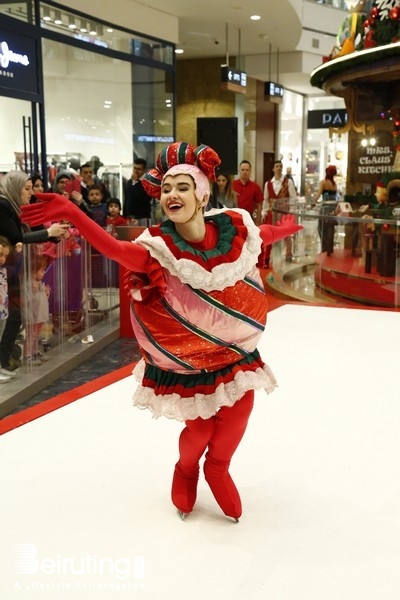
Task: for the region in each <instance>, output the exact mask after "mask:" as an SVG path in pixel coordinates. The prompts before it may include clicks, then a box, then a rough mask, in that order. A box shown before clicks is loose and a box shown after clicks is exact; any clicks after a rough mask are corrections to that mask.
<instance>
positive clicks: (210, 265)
mask: <svg viewBox="0 0 400 600" xmlns="http://www.w3.org/2000/svg"><path fill="white" fill-rule="evenodd" d="M219 163H220V159H219V157H218V155H217V154H216V153H215V151H214V150H212V149H211V148H210V147H208V146H204V145H202V146H198V147H197V148H195V147H193V146H191V145H190V144H187V143H185V142H177V143H174V144H171V145H169V146H168V147H167V148H165V149H164V150H163V151H162V152H161V153H160V155H159V157H158V159H157V167H156V168H155V169H153V170H151V171H149V172H148V173H147V174H146V175H145V177H144V179H143V185H144V186H145V188H146V191H147V192H148V193H149V194H151V195H153V196H154V197H157V198H159V199H160V201H161V207H162V210H163V212H164V214H165V217H166V221H164V222H163V223H161V224H160V225H156V226H151V227H149V228H148V229H146V230H145V231H144V232H143V233H142V234H141V235H140V236H139V237H138V238H137V239H136V240H135V241H134V242H125V241H118V240H117V239H115V238H114V237H113V236H110V235H109V234H107V232H104V231H103V229H101V228H100V227H98V226H97V225H96V224H95V223H94V222H93V221H92V220H91V219H89V218H87V217H86V215H84V213H82V211H80V210H79V209H78V208H77V207H76V206H75V205H74V204H73V203H72V202H69V201H68V200H65V199H63V198H62V197H61V196H58V195H54V194H43V195H41V196H40V200H42V202H40V203H36V204H32V205H30V206H29V207H26V208H25V207H24V208H23V219H24V220H25V221H26V222H28V223H30V224H31V225H35V224H37V223H43V222H44V221H48V220H56V219H65V220H68V221H71V222H72V223H74V225H75V226H76V227H77V228H78V229H79V231H80V232H81V233H82V234H83V235H84V236H85V237H86V238H87V239H88V241H89V242H90V243H91V244H93V246H94V247H95V248H96V249H97V250H98V251H99V252H102V253H103V254H105V255H106V256H108V257H109V258H110V259H112V260H116V261H118V262H119V263H120V264H121V265H122V266H124V267H125V268H126V269H127V270H128V274H127V279H126V281H127V288H128V292H129V294H130V298H131V311H132V325H133V329H134V333H135V336H136V339H137V341H138V343H139V345H140V347H141V352H142V357H143V358H142V360H141V361H140V362H139V363H138V365H137V366H136V368H135V370H134V375H135V376H136V378H137V379H138V380H139V381H140V384H139V385H138V387H137V389H136V391H135V393H134V397H133V404H134V405H135V406H138V407H139V408H143V409H144V408H147V409H149V410H150V411H151V412H152V413H153V415H154V416H155V417H159V416H161V415H163V416H166V417H168V418H172V419H177V420H179V421H184V422H185V428H184V429H183V431H182V433H181V434H180V438H179V460H178V462H177V463H176V465H175V471H174V475H173V481H172V502H173V504H174V505H175V506H176V507H177V509H178V511H179V514H180V516H181V518H185V517H186V515H187V514H188V513H190V512H191V511H192V510H193V507H194V504H195V501H196V492H197V482H198V478H199V461H200V459H201V457H202V456H203V454H205V460H204V475H205V478H206V481H207V482H208V484H209V486H210V488H211V491H212V493H213V495H214V497H215V499H216V501H217V503H218V504H219V506H220V507H221V509H222V511H223V512H224V513H225V514H226V515H227V516H229V517H232V518H233V519H234V520H236V521H238V520H239V517H240V516H241V514H242V506H241V500H240V496H239V493H238V491H237V489H236V486H235V484H234V482H233V481H232V478H231V476H230V474H229V464H230V461H231V458H232V456H233V454H234V452H235V450H236V448H237V447H238V445H239V443H240V440H241V439H242V437H243V434H244V432H245V430H246V426H247V422H248V419H249V416H250V413H251V411H252V408H253V400H254V390H255V389H262V388H263V389H265V390H266V391H267V392H268V393H269V392H272V390H273V389H274V387H275V386H276V381H275V377H274V375H273V373H272V372H271V370H270V369H269V367H268V366H267V365H266V364H265V363H264V362H263V360H262V359H261V357H260V355H259V352H258V350H257V347H256V346H257V342H258V340H259V338H260V336H261V334H262V332H263V331H264V328H265V323H266V314H267V300H266V296H265V293H264V288H263V285H262V281H261V278H260V274H259V270H258V267H257V264H258V261H259V258H260V255H261V253H262V249H263V247H265V246H267V245H269V244H271V243H273V242H276V241H277V240H280V239H282V238H284V237H286V236H288V235H292V234H293V233H295V232H296V231H298V230H299V229H301V227H300V226H298V225H296V224H295V223H294V219H292V218H291V217H290V216H287V217H286V218H284V219H282V223H281V224H280V225H277V226H273V225H261V226H260V227H257V226H256V225H255V224H254V223H253V220H252V219H251V216H250V215H249V214H248V213H247V212H246V211H244V210H241V209H219V210H218V209H217V210H212V211H210V212H209V213H205V214H204V208H205V206H206V205H207V202H208V199H209V196H210V180H213V181H215V167H216V166H218V164H219Z"/></svg>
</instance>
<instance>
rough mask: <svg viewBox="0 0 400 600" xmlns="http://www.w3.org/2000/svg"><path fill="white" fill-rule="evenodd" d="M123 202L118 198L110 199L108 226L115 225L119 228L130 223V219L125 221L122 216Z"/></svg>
mask: <svg viewBox="0 0 400 600" xmlns="http://www.w3.org/2000/svg"><path fill="white" fill-rule="evenodd" d="M121 210H122V207H121V202H120V200H119V199H118V198H110V200H108V202H107V213H108V214H107V220H106V225H113V226H114V227H117V226H119V225H126V224H127V223H128V219H125V217H123V216H122V215H121Z"/></svg>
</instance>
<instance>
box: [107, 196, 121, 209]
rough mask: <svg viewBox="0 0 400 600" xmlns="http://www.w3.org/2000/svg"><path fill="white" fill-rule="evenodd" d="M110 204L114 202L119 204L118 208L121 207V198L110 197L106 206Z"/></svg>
mask: <svg viewBox="0 0 400 600" xmlns="http://www.w3.org/2000/svg"><path fill="white" fill-rule="evenodd" d="M110 204H116V205H117V206H119V208H120V210H121V209H122V206H121V200H120V199H119V198H110V199H109V200H107V208H108V207H109V206H110Z"/></svg>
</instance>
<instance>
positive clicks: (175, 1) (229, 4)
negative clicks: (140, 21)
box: [135, 0, 302, 58]
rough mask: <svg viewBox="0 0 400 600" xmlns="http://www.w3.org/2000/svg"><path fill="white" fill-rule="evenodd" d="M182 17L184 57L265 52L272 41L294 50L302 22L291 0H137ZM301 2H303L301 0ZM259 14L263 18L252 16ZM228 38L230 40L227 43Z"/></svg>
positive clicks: (139, 2)
mask: <svg viewBox="0 0 400 600" xmlns="http://www.w3.org/2000/svg"><path fill="white" fill-rule="evenodd" d="M135 3H136V4H142V5H144V6H147V7H150V8H153V9H155V10H157V11H159V12H160V13H166V14H169V15H173V16H175V17H178V18H179V38H180V39H179V44H178V45H179V47H180V48H182V49H183V50H184V54H183V55H182V58H205V57H212V56H214V57H221V58H223V57H225V56H226V53H227V52H228V54H229V55H233V56H237V55H238V54H242V55H248V54H263V53H265V54H266V53H267V52H268V51H269V45H270V44H271V45H272V46H273V49H274V50H276V49H277V48H279V50H280V52H287V51H290V50H293V49H294V48H295V47H296V45H297V43H298V41H299V39H300V36H301V29H302V26H301V22H300V20H299V17H298V15H297V13H296V11H295V10H294V9H293V6H292V4H291V2H290V1H289V0H233V1H232V0H199V1H197V2H193V1H190V0H168V2H165V1H164V0H161V1H160V0H135ZM299 5H301V2H299ZM252 15H259V16H260V17H261V18H260V19H259V20H257V21H256V20H251V19H250V17H251V16H252ZM226 42H228V43H226Z"/></svg>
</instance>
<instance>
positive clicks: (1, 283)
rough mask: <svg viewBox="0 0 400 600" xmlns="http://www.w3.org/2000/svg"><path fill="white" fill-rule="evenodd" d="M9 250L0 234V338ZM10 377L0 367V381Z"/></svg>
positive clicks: (5, 306)
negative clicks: (6, 263)
mask: <svg viewBox="0 0 400 600" xmlns="http://www.w3.org/2000/svg"><path fill="white" fill-rule="evenodd" d="M10 252H11V244H10V242H9V240H8V239H7V238H6V237H4V236H3V235H0V340H1V338H2V336H3V332H4V329H5V328H6V323H7V318H8V282H7V269H6V267H5V266H4V265H5V262H6V260H7V256H8V255H9V254H10ZM10 379H11V375H10V374H8V373H3V370H2V369H0V383H7V381H10Z"/></svg>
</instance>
